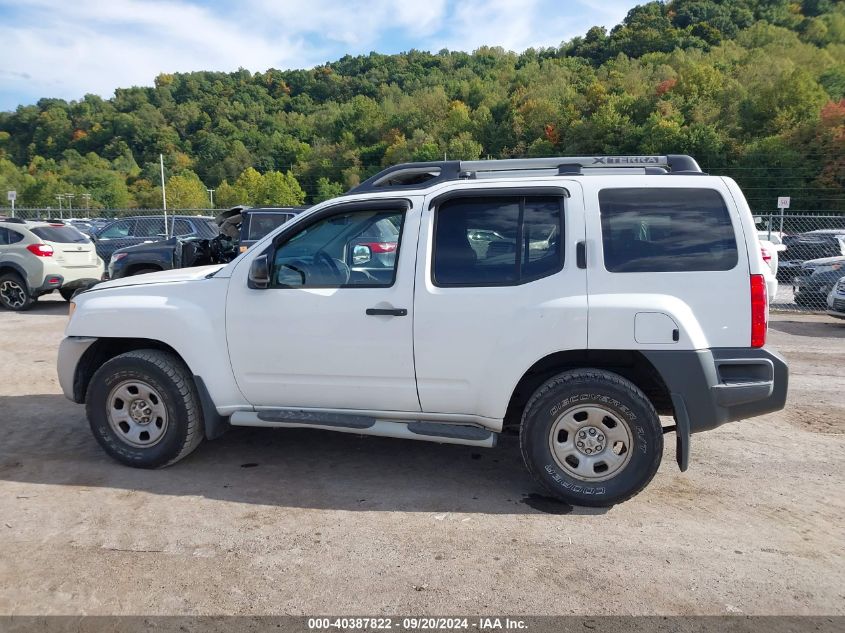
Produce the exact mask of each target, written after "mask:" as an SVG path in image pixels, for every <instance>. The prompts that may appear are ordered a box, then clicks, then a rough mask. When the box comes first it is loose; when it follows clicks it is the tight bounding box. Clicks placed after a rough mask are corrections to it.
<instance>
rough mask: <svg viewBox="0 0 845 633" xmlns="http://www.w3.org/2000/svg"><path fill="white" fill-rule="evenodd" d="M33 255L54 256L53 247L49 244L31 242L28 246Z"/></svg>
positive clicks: (27, 248)
mask: <svg viewBox="0 0 845 633" xmlns="http://www.w3.org/2000/svg"><path fill="white" fill-rule="evenodd" d="M26 250H28V251H29V252H30V253H32V254H33V255H37V256H38V257H52V256H53V247H52V246H50V245H49V244H30V245H29V246H27V247H26Z"/></svg>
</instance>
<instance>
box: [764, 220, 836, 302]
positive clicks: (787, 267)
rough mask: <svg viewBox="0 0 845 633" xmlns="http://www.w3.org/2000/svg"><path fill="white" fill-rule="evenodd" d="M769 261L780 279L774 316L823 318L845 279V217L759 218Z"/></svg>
mask: <svg viewBox="0 0 845 633" xmlns="http://www.w3.org/2000/svg"><path fill="white" fill-rule="evenodd" d="M754 219H755V222H756V223H757V228H758V235H759V237H760V240H761V246H762V248H763V250H764V253H763V258H764V260H766V262H767V263H768V264H769V266H770V267H771V268H772V270H773V271H776V274H777V279H778V292H777V295H776V296H775V297H774V298H773V299H772V300H771V302H770V306H771V309H772V310H778V311H793V312H823V311H825V310H826V309H827V307H828V306H827V297H828V295H829V294H830V292H831V290H832V289H833V288H834V287H835V286H836V284H837V282H838V281H839V280H840V279H841V278H843V277H845V213H842V212H826V213H823V212H815V213H810V212H795V211H793V212H785V213H783V214H781V213H780V212H773V213H765V214H760V213H758V214H755V217H754Z"/></svg>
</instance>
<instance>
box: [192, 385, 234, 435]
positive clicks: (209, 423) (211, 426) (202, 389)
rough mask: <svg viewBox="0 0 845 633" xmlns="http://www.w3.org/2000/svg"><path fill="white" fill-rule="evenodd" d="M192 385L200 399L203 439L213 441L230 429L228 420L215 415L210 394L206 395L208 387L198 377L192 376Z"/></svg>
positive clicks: (215, 410)
mask: <svg viewBox="0 0 845 633" xmlns="http://www.w3.org/2000/svg"><path fill="white" fill-rule="evenodd" d="M194 384H195V385H196V387H197V394H198V395H199V397H200V405H201V406H202V417H203V422H204V425H205V438H206V439H208V440H215V439H217V438H218V437H220V436H221V435H223V434H224V433H225V432H226V431H228V430H229V428H231V427H230V426H229V418H226V417H223V416H222V415H220V414H219V413H217V408H216V407H215V406H214V401H212V399H211V394H210V393H208V387H206V386H205V382H203V379H202V378H201V377H200V376H194Z"/></svg>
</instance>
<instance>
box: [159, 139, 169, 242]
mask: <svg viewBox="0 0 845 633" xmlns="http://www.w3.org/2000/svg"><path fill="white" fill-rule="evenodd" d="M158 160H159V164H160V165H161V206H162V207H163V209H164V239H169V238H170V234H169V233H168V231H167V193H166V192H165V190H164V154H159V155H158Z"/></svg>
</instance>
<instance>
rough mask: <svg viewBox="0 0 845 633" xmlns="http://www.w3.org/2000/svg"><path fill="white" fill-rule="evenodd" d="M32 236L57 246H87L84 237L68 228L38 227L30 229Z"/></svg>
mask: <svg viewBox="0 0 845 633" xmlns="http://www.w3.org/2000/svg"><path fill="white" fill-rule="evenodd" d="M30 230H31V231H32V234H33V235H35V236H36V237H38V238H40V239H42V240H44V241H45V242H54V243H57V244H88V242H89V240H88V238H87V237H85V235H83V234H82V233H80V232H79V231H77V230H76V229H75V228H73V227H70V226H39V227H38V228H34V229H30Z"/></svg>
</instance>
